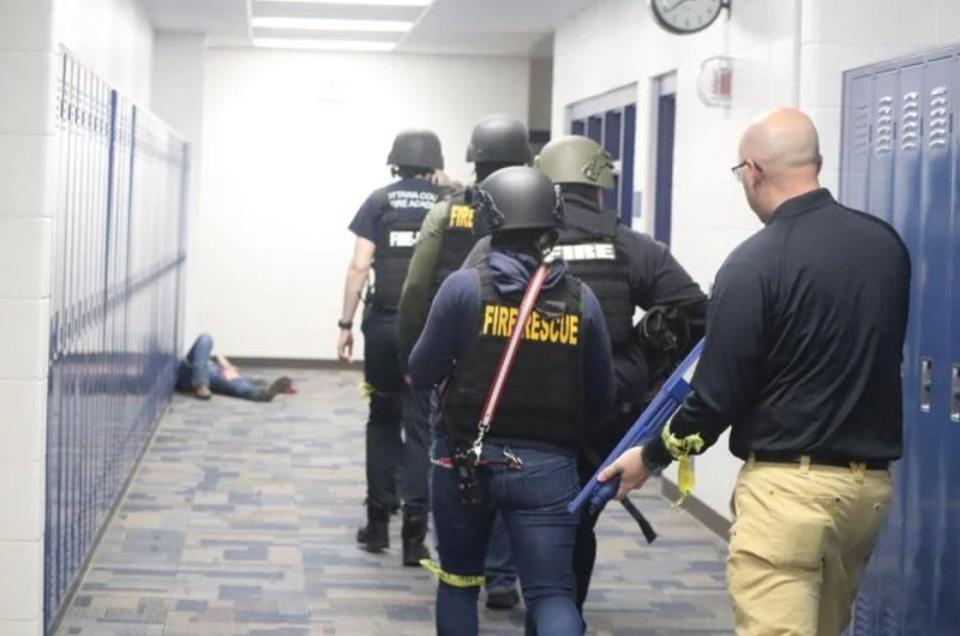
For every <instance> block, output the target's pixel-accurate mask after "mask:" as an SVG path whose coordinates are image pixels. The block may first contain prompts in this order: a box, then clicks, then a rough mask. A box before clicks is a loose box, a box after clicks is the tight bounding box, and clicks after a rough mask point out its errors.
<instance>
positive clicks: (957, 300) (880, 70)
mask: <svg viewBox="0 0 960 636" xmlns="http://www.w3.org/2000/svg"><path fill="white" fill-rule="evenodd" d="M958 90H960V47H958V48H953V49H947V50H940V51H935V52H932V53H929V54H925V55H918V56H913V57H910V58H906V59H902V60H895V61H891V62H885V63H882V64H878V65H874V66H871V67H866V68H861V69H855V70H853V71H849V72H847V73H846V74H845V76H844V110H843V116H844V125H843V142H842V143H843V151H842V166H841V199H842V200H843V201H844V202H845V203H847V204H848V205H851V206H852V207H856V208H860V209H866V210H867V211H868V212H870V213H872V214H875V215H877V216H879V217H881V218H884V219H886V220H888V221H890V222H891V223H892V224H893V225H894V227H896V229H897V231H898V232H900V234H901V236H902V237H903V238H904V242H905V243H906V244H907V246H908V247H909V249H910V251H911V255H912V260H913V289H912V293H911V310H910V311H911V316H910V324H909V327H908V336H907V343H906V346H905V350H904V365H903V368H904V458H903V460H902V461H901V462H898V465H897V466H896V467H895V471H894V476H895V480H896V488H895V490H896V492H895V500H894V503H893V506H892V508H891V512H890V516H889V519H888V522H887V526H886V528H885V529H884V533H883V535H882V537H881V540H880V543H879V544H878V546H877V549H876V550H875V552H874V555H873V558H872V559H871V563H870V565H869V568H868V571H867V574H866V575H865V577H864V580H863V582H862V585H861V589H860V595H859V598H858V600H857V603H856V606H855V608H854V620H853V624H852V626H851V630H850V631H851V633H852V634H855V635H861V634H862V635H864V636H867V635H870V636H874V635H876V634H882V635H888V634H889V635H891V636H892V635H899V634H918V635H921V634H922V635H925V636H926V635H940V634H944V635H945V634H956V633H958V630H960V628H958V626H960V542H958V541H957V539H956V535H957V533H958V531H960V505H958V504H960V497H958V495H956V494H954V493H955V492H957V491H956V484H958V483H960V462H957V461H956V460H955V459H954V458H955V457H956V456H957V455H958V453H960V412H958V411H960V409H958V404H960V397H955V394H956V392H957V391H958V389H960V371H958V370H957V369H956V367H955V365H956V364H957V360H958V358H960V343H958V340H960V292H958V291H957V286H958V284H960V220H958V219H960V215H958V213H957V211H958V209H960V201H958V199H960V196H958V195H960V174H958V172H960V171H958V166H960V152H958V140H960V137H958V132H957V127H956V126H955V125H954V120H955V118H956V113H957V112H958V111H957V108H956V107H955V105H954V104H955V102H956V98H955V94H956V92H957V91H958Z"/></svg>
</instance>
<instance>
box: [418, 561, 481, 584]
mask: <svg viewBox="0 0 960 636" xmlns="http://www.w3.org/2000/svg"><path fill="white" fill-rule="evenodd" d="M420 567H422V568H423V569H424V570H426V571H427V572H430V573H431V574H433V575H434V576H435V577H437V579H438V580H440V581H442V582H443V583H446V584H447V585H450V586H452V587H480V586H481V585H483V579H484V577H483V575H482V574H481V575H479V576H464V575H462V574H451V573H450V572H445V571H444V570H443V568H441V567H440V565H439V564H438V563H436V562H435V561H431V560H430V559H421V560H420Z"/></svg>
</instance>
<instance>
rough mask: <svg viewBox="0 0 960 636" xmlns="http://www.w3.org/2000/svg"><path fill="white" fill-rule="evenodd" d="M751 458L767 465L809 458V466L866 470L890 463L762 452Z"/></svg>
mask: <svg viewBox="0 0 960 636" xmlns="http://www.w3.org/2000/svg"><path fill="white" fill-rule="evenodd" d="M751 456H752V457H753V461H755V462H764V463H768V464H802V463H804V458H809V460H810V465H811V466H834V467H837V468H850V467H851V466H864V467H865V468H866V470H886V469H887V468H888V467H889V466H890V461H889V460H886V459H836V458H832V457H816V456H813V455H794V454H785V453H771V452H764V451H759V452H753V453H751Z"/></svg>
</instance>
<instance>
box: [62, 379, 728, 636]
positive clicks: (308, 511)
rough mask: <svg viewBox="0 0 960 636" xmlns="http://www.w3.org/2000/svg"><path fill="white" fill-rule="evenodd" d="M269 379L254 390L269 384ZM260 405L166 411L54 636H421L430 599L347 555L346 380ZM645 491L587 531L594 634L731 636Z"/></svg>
mask: <svg viewBox="0 0 960 636" xmlns="http://www.w3.org/2000/svg"><path fill="white" fill-rule="evenodd" d="M276 373H277V372H276V371H272V372H271V371H266V370H264V371H261V372H260V373H259V374H257V373H255V374H254V375H262V376H269V375H271V374H276ZM288 374H289V375H291V376H292V377H293V378H294V381H295V383H296V386H297V388H298V390H299V393H298V394H297V395H289V396H287V395H284V396H279V397H278V398H277V399H275V400H274V401H273V402H271V403H269V404H260V403H251V402H244V401H240V400H233V399H229V398H223V397H215V398H214V399H213V400H212V401H210V402H200V401H197V400H194V399H191V398H189V397H184V396H176V397H175V398H174V400H173V403H172V405H171V408H170V410H169V412H168V413H167V414H166V416H165V417H164V418H163V420H162V421H161V423H160V426H159V429H158V431H157V434H156V437H155V439H154V441H153V444H152V445H151V447H150V449H149V450H148V451H147V453H146V455H145V457H144V459H143V462H142V463H141V465H140V467H139V469H138V472H137V474H136V476H135V477H134V479H133V481H132V483H131V486H130V489H129V491H128V493H127V496H126V497H125V499H124V501H123V502H122V503H121V505H120V507H119V509H118V511H117V514H116V515H115V516H114V518H113V520H112V521H111V523H110V526H109V527H108V528H107V530H106V532H105V533H104V536H103V539H102V541H101V543H100V545H99V547H98V549H97V552H96V554H95V556H94V559H93V562H92V564H91V567H90V569H89V571H88V573H87V575H86V578H85V579H84V580H83V582H82V584H81V586H80V588H79V590H78V592H77V594H76V596H75V598H74V601H73V604H72V605H71V606H70V608H69V609H68V611H67V612H66V614H65V616H64V618H63V620H62V622H61V624H60V627H59V630H58V632H57V634H60V635H64V634H83V635H88V634H89V635H94V636H127V635H129V636H149V635H153V634H156V635H158V636H197V635H199V636H219V635H224V636H228V635H229V636H300V635H315V634H316V635H331V636H340V635H349V636H362V635H366V634H371V635H372V634H389V635H390V636H406V635H411V636H420V635H425V634H431V633H433V631H434V630H433V615H434V614H433V612H434V609H433V596H434V591H435V583H434V582H433V580H432V578H431V577H430V576H429V575H428V574H427V573H426V572H425V571H422V570H417V569H410V568H403V567H402V566H401V565H400V555H399V545H400V537H399V531H400V528H399V526H400V524H399V522H394V523H391V544H392V545H393V546H394V548H393V549H391V550H390V551H388V552H387V553H386V554H383V555H372V554H368V553H366V552H363V551H362V550H359V549H358V548H357V547H356V544H355V543H354V534H355V532H356V527H357V525H358V524H359V523H360V522H361V521H362V519H363V508H362V505H361V504H362V500H363V496H364V466H363V457H364V452H363V429H364V422H365V420H366V403H365V402H364V401H363V400H362V399H361V397H360V394H359V389H358V385H359V383H360V380H361V376H360V374H358V373H356V372H353V371H303V370H298V371H289V372H288ZM658 491H659V488H658V484H656V483H651V484H650V485H648V486H647V488H646V489H645V490H644V491H643V492H642V493H639V494H635V495H634V496H633V499H634V501H635V502H636V503H637V505H638V506H639V507H641V508H642V509H643V510H644V512H645V514H646V515H647V516H648V517H649V519H650V521H651V522H652V523H653V524H654V526H655V527H656V528H657V531H658V532H659V534H660V537H661V538H660V539H659V540H658V541H657V542H656V543H655V544H654V545H652V546H647V545H646V543H645V542H644V540H643V538H642V537H641V536H640V534H639V532H638V530H637V528H636V526H635V524H634V523H633V521H632V520H631V519H630V518H629V517H628V516H627V514H626V513H625V512H624V511H623V510H622V509H621V508H620V507H619V506H611V507H610V509H609V510H608V511H607V512H605V513H604V516H603V518H602V519H601V521H600V524H599V526H598V535H599V542H600V545H599V557H598V562H597V567H596V572H595V577H594V582H593V586H592V588H591V594H590V598H589V600H588V602H587V611H586V618H587V622H588V624H589V626H590V633H591V634H596V635H598V636H601V635H602V636H620V635H627V634H630V635H636V636H661V635H663V636H666V635H676V634H686V635H707V634H730V633H732V617H731V613H730V608H729V601H728V599H727V594H726V591H725V582H724V564H723V559H724V554H725V545H724V544H723V543H722V542H721V541H720V540H719V539H717V538H716V537H714V536H713V535H712V534H710V533H709V532H708V531H707V530H706V529H704V528H703V527H702V526H700V525H699V524H698V523H697V522H696V521H694V520H693V519H692V518H690V517H689V516H688V515H687V514H686V513H684V512H682V511H677V510H674V509H672V508H671V507H670V506H669V504H668V503H667V502H666V501H664V500H663V499H662V498H661V497H659V496H658V495H656V494H654V493H657V492H658ZM523 620H524V613H523V610H522V608H519V609H515V610H513V611H510V612H493V611H490V610H487V609H485V608H483V606H482V599H481V623H482V633H483V634H485V635H491V636H492V635H500V634H504V635H506V634H522V633H523Z"/></svg>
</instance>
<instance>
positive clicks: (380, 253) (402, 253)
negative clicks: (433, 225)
mask: <svg viewBox="0 0 960 636" xmlns="http://www.w3.org/2000/svg"><path fill="white" fill-rule="evenodd" d="M381 197H382V199H381V201H380V202H379V205H380V210H381V211H380V216H379V223H378V225H379V228H380V229H379V232H378V233H377V250H376V252H375V253H374V256H373V271H374V285H373V292H372V294H371V296H370V301H371V302H372V303H373V306H374V307H376V308H377V309H381V310H387V311H395V310H396V309H397V306H398V305H399V304H400V292H401V291H402V290H403V281H404V280H405V279H406V277H407V269H408V268H409V266H410V259H411V258H413V249H414V247H416V244H417V237H418V236H419V234H420V225H421V224H422V222H423V217H424V216H425V215H426V210H423V214H421V215H416V218H415V219H410V220H401V218H400V214H399V212H398V211H397V210H396V209H394V208H393V207H391V205H390V200H389V198H388V195H387V192H386V191H383V192H381Z"/></svg>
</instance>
